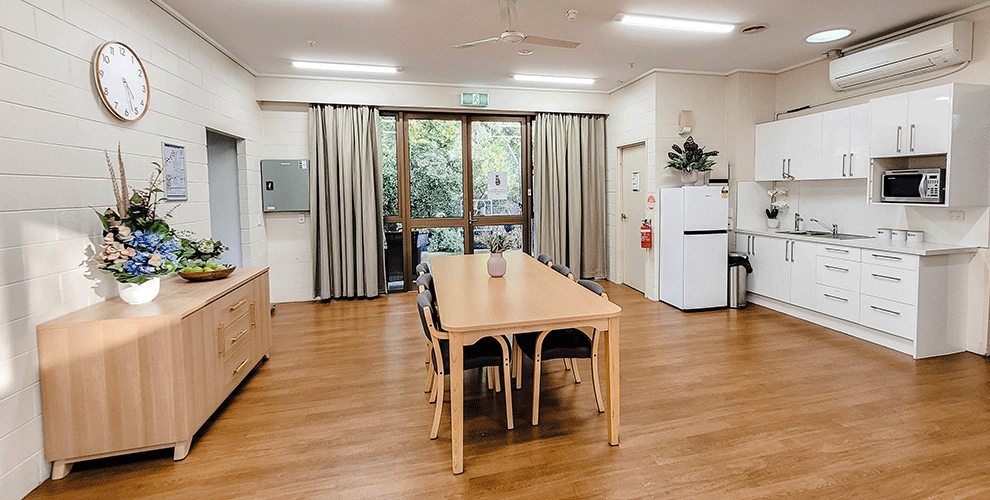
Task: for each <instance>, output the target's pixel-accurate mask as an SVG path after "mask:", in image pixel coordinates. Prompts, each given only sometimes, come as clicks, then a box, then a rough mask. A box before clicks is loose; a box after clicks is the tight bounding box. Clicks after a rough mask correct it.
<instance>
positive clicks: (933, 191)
mask: <svg viewBox="0 0 990 500" xmlns="http://www.w3.org/2000/svg"><path fill="white" fill-rule="evenodd" d="M880 182H881V184H880V201H881V202H886V203H934V204H940V203H945V169H944V168H923V169H917V170H887V171H886V172H884V173H883V177H882V178H881V180H880Z"/></svg>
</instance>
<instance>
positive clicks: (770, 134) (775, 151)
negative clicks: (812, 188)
mask: <svg viewBox="0 0 990 500" xmlns="http://www.w3.org/2000/svg"><path fill="white" fill-rule="evenodd" d="M821 154H822V114H821V113H815V114H812V115H806V116H799V117H797V118H789V119H787V120H780V121H776V122H769V123H763V124H760V125H757V126H756V180H758V181H779V180H786V179H788V177H789V176H790V177H794V178H795V179H803V178H806V177H807V175H809V173H810V172H813V171H814V170H815V169H816V168H818V165H819V163H820V162H821Z"/></svg>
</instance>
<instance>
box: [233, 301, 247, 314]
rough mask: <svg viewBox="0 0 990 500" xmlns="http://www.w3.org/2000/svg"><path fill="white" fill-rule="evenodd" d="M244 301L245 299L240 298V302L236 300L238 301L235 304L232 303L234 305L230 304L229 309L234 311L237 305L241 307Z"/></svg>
mask: <svg viewBox="0 0 990 500" xmlns="http://www.w3.org/2000/svg"><path fill="white" fill-rule="evenodd" d="M244 302H245V299H241V301H240V302H238V303H236V304H234V305H232V306H230V311H231V312H234V311H236V310H237V308H238V307H241V306H243V305H244Z"/></svg>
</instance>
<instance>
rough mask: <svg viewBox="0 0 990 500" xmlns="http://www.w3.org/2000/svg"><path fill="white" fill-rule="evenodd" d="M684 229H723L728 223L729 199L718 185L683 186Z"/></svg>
mask: <svg viewBox="0 0 990 500" xmlns="http://www.w3.org/2000/svg"><path fill="white" fill-rule="evenodd" d="M676 189H681V190H683V191H684V230H685V231H715V230H725V229H727V228H728V225H729V199H728V198H723V197H722V188H721V187H718V186H685V187H682V188H676Z"/></svg>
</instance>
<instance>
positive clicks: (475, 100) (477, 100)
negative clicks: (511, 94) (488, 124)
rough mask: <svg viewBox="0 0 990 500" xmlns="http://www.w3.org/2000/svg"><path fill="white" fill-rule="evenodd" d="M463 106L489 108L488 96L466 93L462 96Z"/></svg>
mask: <svg viewBox="0 0 990 500" xmlns="http://www.w3.org/2000/svg"><path fill="white" fill-rule="evenodd" d="M461 105H462V106H474V107H477V108H487V107H488V94H472V93H468V92H464V93H462V94H461Z"/></svg>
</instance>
